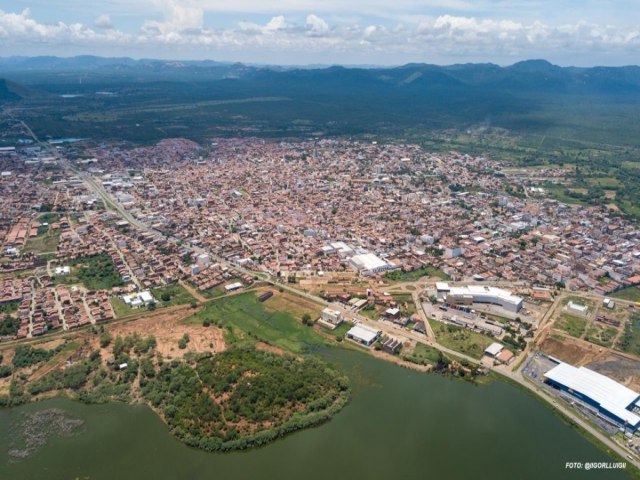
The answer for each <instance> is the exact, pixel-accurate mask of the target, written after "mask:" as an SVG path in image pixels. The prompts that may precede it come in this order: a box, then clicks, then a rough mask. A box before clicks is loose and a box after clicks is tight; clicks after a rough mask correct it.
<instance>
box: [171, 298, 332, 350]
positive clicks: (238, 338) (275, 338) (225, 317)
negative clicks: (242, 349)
mask: <svg viewBox="0 0 640 480" xmlns="http://www.w3.org/2000/svg"><path fill="white" fill-rule="evenodd" d="M278 297H284V298H278ZM270 302H272V303H271V305H269V303H270ZM311 305H313V304H305V302H304V301H303V300H302V299H300V300H298V297H294V296H291V295H290V294H286V293H280V292H274V295H273V297H271V298H270V299H268V300H267V301H266V302H264V303H261V302H260V301H258V293H256V292H246V293H242V294H239V295H232V296H229V297H224V298H221V299H218V300H215V301H214V302H212V303H208V304H206V305H205V306H204V307H203V308H202V309H201V310H200V311H198V312H197V313H195V314H193V315H191V316H190V317H188V318H186V319H185V320H184V322H183V323H184V324H186V325H193V324H202V323H203V322H204V321H208V322H211V324H213V325H217V326H220V327H222V328H223V329H224V330H225V340H226V341H227V342H228V343H241V342H243V341H245V340H249V341H250V339H251V338H255V339H258V340H262V341H264V342H266V343H269V344H273V345H276V346H278V347H281V348H283V349H285V350H289V351H291V352H294V353H305V352H308V351H312V350H313V349H315V348H318V347H320V346H322V345H324V344H325V339H324V338H323V337H322V336H321V335H320V334H318V333H317V332H316V331H315V330H314V329H313V328H312V327H308V326H305V325H303V324H302V322H301V321H300V320H301V317H302V315H304V313H309V315H311V313H312V312H315V313H316V314H319V312H320V307H317V308H316V309H315V310H314V309H313V308H312V306H311ZM290 307H291V308H290ZM280 308H288V309H289V308H290V309H289V310H287V311H283V310H280ZM298 315H299V316H298ZM316 316H317V315H316ZM311 317H312V318H314V316H313V315H311ZM247 337H249V338H247Z"/></svg>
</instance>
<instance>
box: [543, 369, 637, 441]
mask: <svg viewBox="0 0 640 480" xmlns="http://www.w3.org/2000/svg"><path fill="white" fill-rule="evenodd" d="M544 377H545V381H546V382H547V383H548V384H550V385H553V386H554V387H556V388H559V389H560V390H563V391H566V392H568V393H570V394H571V395H573V396H574V397H576V398H578V399H579V400H581V401H583V402H584V403H586V404H587V405H590V406H592V407H594V408H595V409H597V410H598V412H600V413H601V414H602V415H603V416H605V417H607V418H609V419H610V420H612V421H613V422H615V423H616V424H618V425H620V426H624V425H625V424H626V427H627V429H628V430H638V428H640V415H638V414H636V413H634V412H633V411H632V410H633V409H634V408H640V393H637V392H634V391H633V390H631V389H630V388H627V387H625V386H624V385H622V384H620V383H618V382H616V381H615V380H612V379H611V378H609V377H606V376H604V375H601V374H599V373H597V372H594V371H593V370H589V369H588V368H585V367H580V368H576V367H574V366H573V365H569V364H568V363H560V364H559V365H558V366H556V367H553V368H552V369H551V370H549V371H548V372H547V373H545V374H544Z"/></svg>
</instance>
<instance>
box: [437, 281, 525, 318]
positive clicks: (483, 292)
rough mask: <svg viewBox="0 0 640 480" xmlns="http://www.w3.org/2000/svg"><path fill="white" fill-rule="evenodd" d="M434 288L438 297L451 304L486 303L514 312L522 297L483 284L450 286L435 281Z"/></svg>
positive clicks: (516, 310) (519, 305)
mask: <svg viewBox="0 0 640 480" xmlns="http://www.w3.org/2000/svg"><path fill="white" fill-rule="evenodd" d="M436 289H437V295H438V298H441V299H443V300H445V301H446V302H447V303H451V304H456V305H471V304H473V303H488V304H490V305H497V306H499V307H502V308H504V309H505V310H507V311H509V312H514V313H517V312H519V311H520V309H521V308H522V298H521V297H518V296H516V295H514V294H513V293H511V292H509V291H508V290H503V289H502V288H496V287H485V286H483V285H468V286H464V287H450V286H449V284H448V283H445V282H437V283H436Z"/></svg>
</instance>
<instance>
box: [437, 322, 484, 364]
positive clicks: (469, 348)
mask: <svg viewBox="0 0 640 480" xmlns="http://www.w3.org/2000/svg"><path fill="white" fill-rule="evenodd" d="M430 324H431V328H432V329H433V332H434V333H435V336H436V339H437V341H438V343H440V344H441V345H443V346H445V347H447V348H450V349H452V350H455V351H457V352H460V353H464V354H466V355H469V356H470V357H474V358H482V355H484V350H485V348H487V347H488V346H489V345H491V344H492V343H493V342H494V341H495V340H494V339H493V338H491V337H488V336H486V335H482V334H481V333H476V332H472V331H470V330H467V329H464V328H461V327H457V326H455V325H448V324H445V323H442V322H438V321H436V320H431V321H430Z"/></svg>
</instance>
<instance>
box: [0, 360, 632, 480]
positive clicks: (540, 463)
mask: <svg viewBox="0 0 640 480" xmlns="http://www.w3.org/2000/svg"><path fill="white" fill-rule="evenodd" d="M325 355H326V357H327V358H328V359H329V360H330V361H331V362H332V363H334V364H335V365H337V366H339V367H340V368H341V369H343V370H344V371H346V372H347V373H348V375H349V376H350V378H351V379H352V384H353V399H352V401H351V403H350V404H349V405H348V406H347V407H345V408H344V409H343V410H342V411H341V412H340V413H339V414H338V415H337V416H336V417H335V418H334V419H333V420H332V421H330V422H328V423H326V424H324V425H322V426H320V427H317V428H313V429H309V430H304V431H301V432H297V433H295V434H292V435H290V436H288V437H286V438H284V439H281V440H278V441H276V442H274V443H272V444H270V445H267V446H266V447H263V448H258V449H253V450H248V451H244V452H236V453H226V454H211V453H206V452H202V451H199V450H195V449H191V448H188V447H186V446H184V445H183V444H181V443H179V442H178V441H177V440H175V439H174V438H173V437H172V436H171V434H170V433H169V432H168V430H167V428H166V426H165V425H164V424H163V423H162V422H161V421H160V419H159V418H158V417H156V415H155V414H154V413H153V412H152V411H151V410H150V409H148V408H146V407H144V406H130V405H124V404H118V403H110V404H105V405H83V404H81V403H78V402H73V401H70V400H66V399H60V398H57V399H52V400H47V401H44V402H40V403H35V404H29V405H25V406H21V407H17V408H11V409H3V410H0V479H7V480H8V479H11V480H22V479H25V480H27V479H28V480H39V479H43V480H44V479H46V480H58V479H69V480H72V479H92V480H101V479H104V480H114V479H117V480H134V479H135V480H141V479H152V480H164V479H166V480H178V479H187V480H191V479H192V480H200V479H225V480H227V479H238V480H240V479H241V480H244V479H251V480H262V479H265V480H266V479H278V480H288V479H291V480H294V479H295V480H300V479H304V480H316V479H317V480H338V479H343V478H344V479H361V478H362V479H367V480H378V479H380V480H382V479H384V480H389V479H397V480H409V479H420V480H424V479H428V478H430V479H471V478H480V479H485V478H486V479H491V480H499V479H509V480H512V479H541V478H542V479H545V480H551V479H571V478H580V479H590V478H607V479H618V478H629V477H628V476H627V475H626V474H625V473H624V472H623V471H619V470H606V471H603V470H600V471H594V470H592V471H589V472H586V471H572V470H567V469H565V464H566V462H578V461H612V460H611V459H610V458H608V457H607V456H606V455H605V454H604V453H603V452H601V451H600V450H599V449H598V448H597V447H595V446H594V445H592V444H591V443H589V442H588V441H587V440H586V439H584V438H583V437H582V436H581V435H580V434H579V433H578V432H576V431H574V430H573V429H571V428H570V427H569V426H567V425H566V424H565V423H564V422H563V421H562V420H561V419H560V418H559V417H558V416H556V415H554V414H553V413H552V412H551V411H550V410H549V409H547V408H546V407H544V406H543V405H542V404H541V403H540V402H539V401H537V400H536V399H535V398H533V397H532V396H530V395H528V394H527V393H525V392H523V391H521V390H519V389H517V388H515V387H513V386H511V385H509V384H506V383H503V382H500V381H494V382H491V383H489V384H488V385H483V386H476V385H473V384H470V383H467V382H463V381H459V380H454V379H450V378H445V377H442V376H439V375H435V374H424V373H418V372H414V371H410V370H406V369H403V368H400V367H398V366H396V365H393V364H390V363H386V362H383V361H380V360H377V359H374V358H372V357H369V356H367V355H364V354H361V353H356V352H350V351H344V350H339V349H334V350H331V351H329V352H326V353H325ZM50 408H58V409H62V410H64V411H65V412H66V413H67V414H68V415H69V416H70V417H72V418H76V419H81V420H83V421H84V425H83V426H82V427H81V428H80V429H79V430H78V432H77V433H75V434H74V435H71V436H61V437H52V438H51V439H49V441H48V443H47V444H46V445H44V446H43V447H41V448H40V450H38V451H37V452H36V453H34V454H33V455H32V456H31V457H29V458H27V459H15V458H12V457H10V456H9V454H8V451H9V448H10V442H11V439H10V438H9V437H10V427H11V425H15V424H16V422H20V419H21V418H23V417H24V414H26V413H31V412H36V411H40V410H45V409H50Z"/></svg>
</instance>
